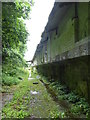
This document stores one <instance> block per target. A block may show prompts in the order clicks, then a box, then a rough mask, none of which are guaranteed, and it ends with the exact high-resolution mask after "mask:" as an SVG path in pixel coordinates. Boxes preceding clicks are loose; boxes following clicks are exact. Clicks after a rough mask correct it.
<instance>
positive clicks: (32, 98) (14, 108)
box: [2, 78, 63, 118]
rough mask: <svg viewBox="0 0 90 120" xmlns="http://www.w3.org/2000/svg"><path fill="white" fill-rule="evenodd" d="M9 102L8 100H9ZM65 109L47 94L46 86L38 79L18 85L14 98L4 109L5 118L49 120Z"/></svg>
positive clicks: (3, 115)
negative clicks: (42, 119) (44, 119)
mask: <svg viewBox="0 0 90 120" xmlns="http://www.w3.org/2000/svg"><path fill="white" fill-rule="evenodd" d="M7 100H8V99H7ZM59 111H61V113H63V108H62V107H60V106H59V104H58V103H56V102H55V101H54V100H53V98H52V97H51V96H50V94H49V93H48V92H47V89H46V87H45V86H44V84H43V83H42V82H41V81H39V80H38V79H36V78H31V79H28V80H24V81H22V82H21V83H20V84H19V85H17V87H16V90H15V91H14V93H13V98H12V100H11V99H10V101H9V100H8V101H7V104H6V105H4V108H3V114H2V117H3V118H5V117H6V118H11V117H13V118H48V117H52V116H53V114H55V113H59Z"/></svg>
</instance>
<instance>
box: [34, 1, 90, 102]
mask: <svg viewBox="0 0 90 120" xmlns="http://www.w3.org/2000/svg"><path fill="white" fill-rule="evenodd" d="M89 6H90V5H89V3H88V2H87V3H85V2H84V3H81V2H79V3H78V4H77V16H78V17H75V4H72V6H71V7H70V8H69V9H68V11H67V12H66V14H65V15H64V16H63V18H62V20H61V21H60V23H59V24H58V32H57V35H56V34H55V31H53V33H52V34H50V37H49V39H48V42H47V62H46V63H45V61H44V56H45V52H46V51H45V47H44V46H43V48H42V50H41V51H40V54H38V57H36V60H38V65H37V70H38V72H40V73H41V74H43V75H45V76H46V77H47V78H48V79H51V80H59V81H61V82H62V83H63V84H66V85H67V86H68V87H69V89H70V90H74V91H75V92H76V93H78V94H80V95H82V96H85V97H86V98H88V99H89V100H90V95H89V93H90V77H89V76H90V75H89V61H90V57H89V56H87V55H86V56H81V57H76V58H72V59H66V60H62V61H58V62H51V61H52V59H53V58H55V56H57V55H60V54H62V53H64V52H66V51H69V50H72V49H73V48H75V47H76V45H79V43H80V44H81V43H82V44H83V43H84V42H83V41H85V40H86V39H85V38H87V37H89V35H90V34H89V33H90V31H89V23H90V15H89V14H90V13H89V11H90V10H89ZM75 25H76V27H75ZM76 32H78V34H76ZM76 35H78V36H77V37H76ZM41 59H43V63H41Z"/></svg>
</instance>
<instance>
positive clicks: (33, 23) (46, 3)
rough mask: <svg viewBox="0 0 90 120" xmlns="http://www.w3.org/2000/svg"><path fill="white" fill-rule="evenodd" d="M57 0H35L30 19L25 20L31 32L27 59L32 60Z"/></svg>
mask: <svg viewBox="0 0 90 120" xmlns="http://www.w3.org/2000/svg"><path fill="white" fill-rule="evenodd" d="M54 1H55V0H34V6H33V7H32V11H31V13H30V18H31V19H30V20H25V23H26V27H27V30H28V32H29V34H30V36H28V38H27V39H28V41H27V51H26V53H25V57H24V58H25V59H26V60H27V61H28V60H32V58H33V56H34V53H35V50H36V47H37V44H39V42H40V40H41V34H42V32H43V31H44V28H45V26H46V24H47V21H48V17H49V14H50V12H51V10H52V8H53V5H54Z"/></svg>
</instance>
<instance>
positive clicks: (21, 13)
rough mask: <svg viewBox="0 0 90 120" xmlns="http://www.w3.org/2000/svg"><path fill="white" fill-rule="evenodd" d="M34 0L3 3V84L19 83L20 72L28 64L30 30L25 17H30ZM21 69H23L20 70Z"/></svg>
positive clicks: (16, 0)
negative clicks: (26, 57)
mask: <svg viewBox="0 0 90 120" xmlns="http://www.w3.org/2000/svg"><path fill="white" fill-rule="evenodd" d="M31 3H32V4H33V2H32V0H30V1H29V2H22V1H21V0H19V1H18V0H15V2H3V3H2V59H3V61H2V62H3V65H2V72H3V74H2V77H3V80H2V82H3V83H2V84H3V85H13V84H17V83H19V79H18V77H19V75H17V74H18V72H19V73H21V72H22V69H23V67H25V66H27V64H26V61H25V60H24V58H23V57H24V54H25V51H26V48H27V47H26V42H27V36H28V32H27V29H26V26H25V23H24V19H29V13H30V10H31ZM20 70H21V71H20Z"/></svg>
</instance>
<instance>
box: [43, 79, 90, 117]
mask: <svg viewBox="0 0 90 120" xmlns="http://www.w3.org/2000/svg"><path fill="white" fill-rule="evenodd" d="M42 79H43V77H42ZM43 80H44V82H46V83H47V81H48V80H47V79H46V80H47V81H46V80H45V77H44V79H43ZM48 83H49V84H48V87H49V88H50V89H52V90H54V92H55V94H56V95H57V99H58V100H60V101H61V100H65V101H67V103H69V104H70V106H71V107H70V110H69V112H70V113H72V114H73V115H76V116H77V115H81V114H84V115H85V116H86V117H87V116H88V113H89V112H90V106H89V104H88V103H87V101H86V99H85V98H82V97H81V96H79V95H76V94H75V93H74V92H73V91H70V90H69V89H68V88H67V87H66V86H65V85H62V84H61V83H60V81H50V82H49V81H48ZM51 115H52V116H53V117H55V118H60V115H61V113H51ZM67 115H68V113H67V111H66V112H65V113H64V116H67Z"/></svg>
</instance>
